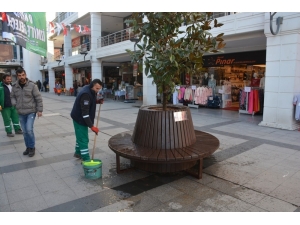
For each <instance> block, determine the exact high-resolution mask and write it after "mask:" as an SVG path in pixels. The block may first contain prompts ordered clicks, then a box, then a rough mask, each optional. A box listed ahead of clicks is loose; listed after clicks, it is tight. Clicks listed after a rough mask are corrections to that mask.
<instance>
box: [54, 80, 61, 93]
mask: <svg viewBox="0 0 300 225" xmlns="http://www.w3.org/2000/svg"><path fill="white" fill-rule="evenodd" d="M55 88H56V92H57V95H60V93H61V88H62V86H61V84H60V83H59V81H57V83H56V84H55Z"/></svg>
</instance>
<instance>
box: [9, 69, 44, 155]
mask: <svg viewBox="0 0 300 225" xmlns="http://www.w3.org/2000/svg"><path fill="white" fill-rule="evenodd" d="M16 73H17V78H18V80H17V81H16V82H15V83H14V84H13V85H12V90H11V95H10V98H11V103H12V105H13V106H15V107H16V109H17V112H18V114H19V118H20V123H21V127H22V130H23V136H24V141H25V145H26V150H25V151H24V152H23V155H28V156H29V157H32V156H34V154H35V136H34V131H33V125H34V120H35V117H36V115H37V116H38V117H41V116H42V112H43V99H42V96H41V93H40V92H39V90H38V87H37V86H36V85H35V84H34V82H33V81H31V80H29V79H28V78H27V75H26V72H25V70H24V69H23V68H20V69H18V70H17V71H16Z"/></svg>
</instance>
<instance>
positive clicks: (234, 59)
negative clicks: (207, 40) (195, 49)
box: [203, 50, 266, 67]
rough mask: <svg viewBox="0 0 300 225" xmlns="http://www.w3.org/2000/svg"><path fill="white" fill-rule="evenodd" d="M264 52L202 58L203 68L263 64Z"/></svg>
mask: <svg viewBox="0 0 300 225" xmlns="http://www.w3.org/2000/svg"><path fill="white" fill-rule="evenodd" d="M265 63H266V50H262V51H253V52H240V53H229V54H218V55H209V56H203V67H219V66H226V65H233V64H247V65H253V64H265Z"/></svg>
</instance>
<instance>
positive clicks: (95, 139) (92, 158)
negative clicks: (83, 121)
mask: <svg viewBox="0 0 300 225" xmlns="http://www.w3.org/2000/svg"><path fill="white" fill-rule="evenodd" d="M101 105H102V104H99V110H98V116H97V124H96V127H97V128H98V122H99V118H100V110H101ZM96 137H97V134H95V138H94V147H93V152H92V160H94V154H95V147H96Z"/></svg>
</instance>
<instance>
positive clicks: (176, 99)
mask: <svg viewBox="0 0 300 225" xmlns="http://www.w3.org/2000/svg"><path fill="white" fill-rule="evenodd" d="M176 104H178V91H177V90H175V91H174V93H173V105H176Z"/></svg>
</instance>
